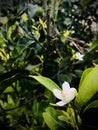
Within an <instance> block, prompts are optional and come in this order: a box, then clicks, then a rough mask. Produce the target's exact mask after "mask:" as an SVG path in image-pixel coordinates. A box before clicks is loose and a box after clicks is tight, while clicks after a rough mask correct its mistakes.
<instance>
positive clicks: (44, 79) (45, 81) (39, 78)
mask: <svg viewBox="0 0 98 130" xmlns="http://www.w3.org/2000/svg"><path fill="white" fill-rule="evenodd" d="M29 77H31V78H33V79H35V80H37V81H38V82H39V83H40V84H42V85H43V86H44V87H46V88H47V89H48V90H50V91H53V89H60V87H59V86H58V85H57V84H56V83H55V82H54V81H52V80H51V79H49V78H47V77H44V76H32V75H30V76H29Z"/></svg>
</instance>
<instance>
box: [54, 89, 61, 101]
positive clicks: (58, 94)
mask: <svg viewBox="0 0 98 130" xmlns="http://www.w3.org/2000/svg"><path fill="white" fill-rule="evenodd" d="M53 94H54V95H55V96H56V98H58V99H62V96H61V91H60V90H59V89H53Z"/></svg>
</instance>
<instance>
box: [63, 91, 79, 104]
mask: <svg viewBox="0 0 98 130" xmlns="http://www.w3.org/2000/svg"><path fill="white" fill-rule="evenodd" d="M76 95H77V90H76V89H75V88H70V90H69V91H68V93H67V94H66V95H65V100H66V102H68V103H69V102H70V101H72V100H73V99H74V98H75V96H76Z"/></svg>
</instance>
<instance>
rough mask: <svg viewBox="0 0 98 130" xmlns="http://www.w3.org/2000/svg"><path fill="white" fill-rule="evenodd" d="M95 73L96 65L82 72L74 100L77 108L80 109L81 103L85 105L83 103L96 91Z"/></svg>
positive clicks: (97, 90) (96, 71) (97, 87)
mask: <svg viewBox="0 0 98 130" xmlns="http://www.w3.org/2000/svg"><path fill="white" fill-rule="evenodd" d="M97 73H98V66H96V67H94V68H92V69H91V68H90V69H88V70H86V71H84V73H83V77H82V79H81V82H80V85H79V90H78V96H77V97H76V100H75V102H76V104H77V105H78V109H79V110H81V107H83V105H85V103H87V102H88V101H89V100H90V99H91V98H92V97H93V96H94V95H95V94H96V93H97V92H98V84H97V80H98V79H97V77H98V76H97Z"/></svg>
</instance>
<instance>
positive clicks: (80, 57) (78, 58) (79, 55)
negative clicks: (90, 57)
mask: <svg viewBox="0 0 98 130" xmlns="http://www.w3.org/2000/svg"><path fill="white" fill-rule="evenodd" d="M75 56H76V59H77V60H81V61H82V60H83V56H84V55H82V54H80V53H79V52H77V53H76V54H75Z"/></svg>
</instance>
